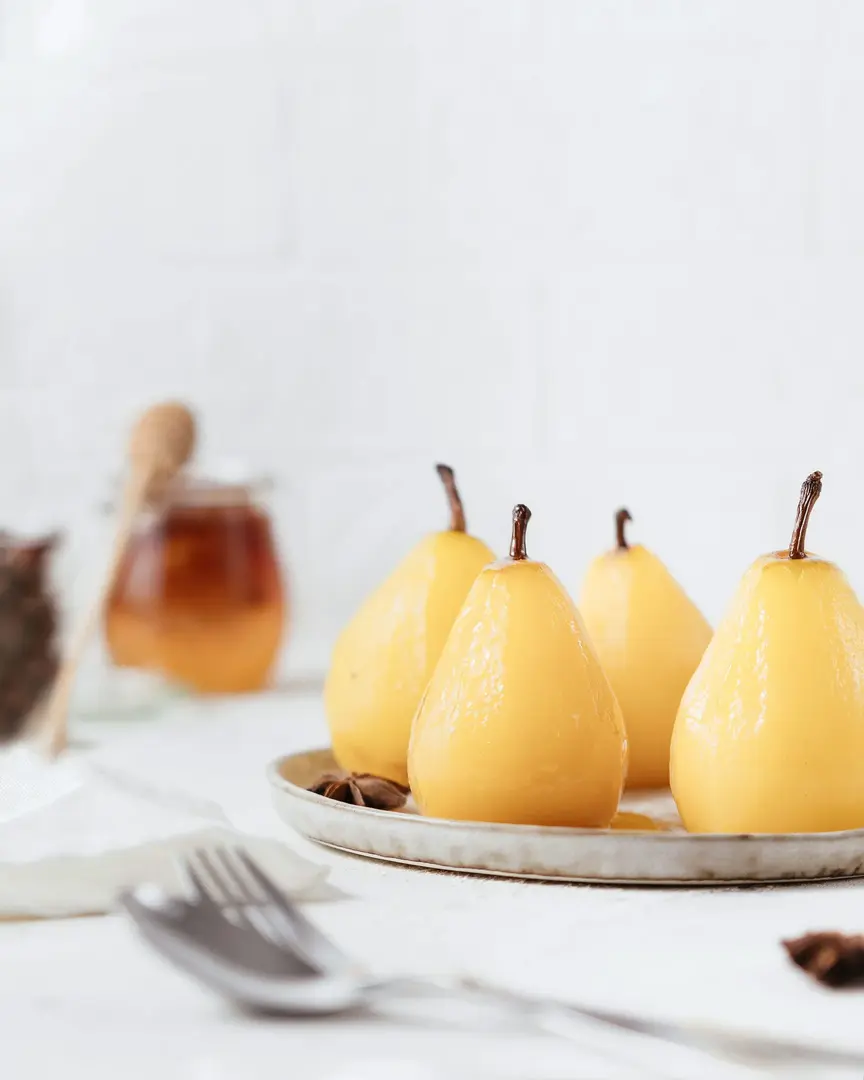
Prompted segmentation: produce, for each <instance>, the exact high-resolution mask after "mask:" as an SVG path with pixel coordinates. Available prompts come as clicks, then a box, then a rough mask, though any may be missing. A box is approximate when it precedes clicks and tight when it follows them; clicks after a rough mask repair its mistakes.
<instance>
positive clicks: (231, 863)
mask: <svg viewBox="0 0 864 1080" xmlns="http://www.w3.org/2000/svg"><path fill="white" fill-rule="evenodd" d="M214 855H215V857H216V858H217V859H218V860H219V862H220V863H221V864H222V869H223V871H224V873H225V875H226V876H227V879H228V880H229V881H230V882H231V884H232V885H233V886H234V889H235V891H236V892H237V893H239V895H240V897H241V899H242V901H243V903H245V904H259V903H260V902H261V898H260V897H259V896H256V895H255V892H254V890H253V889H252V887H251V886H250V884H249V882H248V880H247V879H246V878H245V877H244V875H243V874H242V873H241V872H240V870H239V869H238V867H237V862H236V861H235V859H234V857H233V852H232V851H231V850H230V848H227V847H217V848H216V849H215V850H214Z"/></svg>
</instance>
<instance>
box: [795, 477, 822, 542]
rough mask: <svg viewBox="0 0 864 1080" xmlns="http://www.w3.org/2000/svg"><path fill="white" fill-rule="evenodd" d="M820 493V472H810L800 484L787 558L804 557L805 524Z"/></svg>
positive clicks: (808, 521)
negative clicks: (796, 511)
mask: <svg viewBox="0 0 864 1080" xmlns="http://www.w3.org/2000/svg"><path fill="white" fill-rule="evenodd" d="M821 493H822V473H821V472H812V473H810V475H809V476H808V477H807V479H806V480H805V481H804V483H803V484H802V485H801V498H800V499H799V500H798V513H797V514H796V515H795V528H794V529H793V530H792V539H791V540H790V541H789V558H790V559H806V558H807V552H806V551H805V550H804V543H805V541H806V539H807V526H808V524H809V523H810V515H811V513H812V512H813V507H814V506H815V505H816V500H817V499H818V498H819V496H820V494H821Z"/></svg>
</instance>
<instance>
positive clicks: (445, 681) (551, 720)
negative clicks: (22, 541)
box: [409, 504, 627, 828]
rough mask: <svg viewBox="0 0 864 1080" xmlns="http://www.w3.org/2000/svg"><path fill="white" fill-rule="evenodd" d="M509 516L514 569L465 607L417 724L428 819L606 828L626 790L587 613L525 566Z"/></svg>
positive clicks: (617, 729) (520, 520) (521, 515)
mask: <svg viewBox="0 0 864 1080" xmlns="http://www.w3.org/2000/svg"><path fill="white" fill-rule="evenodd" d="M530 517H531V512H530V510H529V509H528V507H527V506H524V505H522V504H519V505H518V506H516V507H515V509H514V511H513V532H512V538H511V545H510V558H509V559H504V560H502V561H501V562H498V563H495V564H493V565H491V566H487V567H486V568H485V569H484V570H483V571H481V573H480V574H479V576H478V577H477V579H476V581H475V582H474V585H473V586H472V588H471V591H470V592H469V594H468V596H467V597H466V599H465V603H464V604H463V606H462V610H461V611H460V613H459V615H458V617H457V619H456V621H455V622H454V624H453V629H452V630H451V632H450V636H449V637H448V639H447V643H446V645H445V646H444V649H443V651H442V653H441V657H440V659H439V661H438V664H437V666H436V668H435V672H434V674H433V675H432V678H431V680H430V682H429V686H428V688H427V691H426V693H425V695H424V696H423V700H422V702H421V704H420V708H419V709H418V712H417V716H416V717H415V719H414V725H413V728H412V733H411V745H410V749H409V775H410V783H411V790H412V791H413V793H414V798H415V801H416V802H417V805H418V807H419V808H420V810H421V812H422V813H424V814H427V815H431V816H434V817H445V818H453V819H458V820H468V821H493V822H494V821H498V822H507V823H511V824H526V825H570V826H584V827H592V828H605V827H606V826H608V825H609V822H610V821H611V819H612V816H613V815H614V813H615V811H616V809H617V807H618V800H619V798H620V795H621V788H622V786H623V782H624V775H625V770H626V760H627V740H626V736H625V734H624V724H623V721H622V719H621V710H620V709H619V707H618V702H617V701H616V700H615V695H614V694H613V693H612V689H611V687H610V686H609V682H608V680H607V679H606V676H605V675H604V673H603V670H602V668H601V666H600V664H599V662H598V660H597V657H596V655H595V653H594V650H593V648H592V646H591V643H590V641H589V640H588V635H587V633H586V631H585V627H584V625H583V624H582V619H581V617H580V615H579V612H578V611H577V610H576V607H575V605H574V603H573V601H572V600H571V599H570V597H569V596H568V595H567V593H566V591H565V590H564V587H563V586H562V585H561V583H560V582H559V581H558V579H557V578H556V577H555V575H554V574H553V573H552V571H551V570H550V569H549V567H548V566H546V565H544V564H543V563H541V562H536V561H534V560H533V559H529V558H528V553H527V550H526V530H527V526H528V521H529V519H530Z"/></svg>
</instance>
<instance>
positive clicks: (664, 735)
mask: <svg viewBox="0 0 864 1080" xmlns="http://www.w3.org/2000/svg"><path fill="white" fill-rule="evenodd" d="M630 520H631V517H630V514H629V512H628V511H627V510H624V509H621V510H619V511H618V512H617V514H616V515H615V529H616V536H617V544H616V546H615V548H613V550H612V551H608V552H607V553H606V554H605V555H600V556H599V557H598V558H596V559H595V560H594V561H593V562H592V563H591V565H590V566H589V567H588V571H587V573H586V575H585V580H584V582H583V584H582V593H581V596H580V597H579V610H580V611H581V612H582V617H583V619H584V620H585V625H586V627H587V628H588V634H589V636H590V638H591V641H592V643H593V645H594V648H595V649H596V650H597V655H598V656H599V657H600V663H601V664H602V665H603V670H604V671H605V672H606V675H607V676H608V678H609V682H610V683H611V684H612V689H613V690H614V691H615V696H616V697H617V698H618V704H619V705H620V706H621V711H622V713H623V714H624V724H625V726H626V728H627V739H628V742H629V745H630V765H629V768H628V770H627V786H628V788H649V787H650V788H654V787H668V786H669V743H670V740H671V738H672V728H673V726H674V724H675V714H676V713H677V711H678V706H679V705H680V703H681V695H682V694H683V693H684V690H685V688H686V686H687V683H688V682H689V681H690V677H691V675H692V674H693V672H694V671H695V670H696V668H697V666H698V664H699V661H700V660H701V659H702V654H703V653H704V652H705V649H706V648H707V646H708V642H709V641H710V640H711V627H710V626H709V625H708V623H707V621H706V620H705V618H704V616H703V615H702V613H701V612H700V611H699V609H698V608H697V607H696V605H695V604H694V603H693V601H692V600H691V599H690V598H689V596H687V594H686V593H685V592H684V590H683V589H682V588H681V586H680V585H679V584H678V582H677V581H676V580H675V578H674V577H673V576H672V575H671V574H670V573H669V571H668V570H667V569H666V567H665V566H664V565H663V563H662V562H661V561H660V559H658V558H657V556H656V555H654V554H652V552H650V551H648V550H647V548H644V547H643V546H642V545H641V544H633V545H631V544H628V543H627V537H626V535H625V525H626V523H627V522H628V521H630Z"/></svg>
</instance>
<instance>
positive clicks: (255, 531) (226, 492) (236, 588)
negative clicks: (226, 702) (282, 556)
mask: <svg viewBox="0 0 864 1080" xmlns="http://www.w3.org/2000/svg"><path fill="white" fill-rule="evenodd" d="M262 491H263V485H261V484H255V483H223V482H218V481H214V480H209V479H205V478H199V477H188V476H186V477H182V478H180V479H178V480H177V481H175V482H174V483H173V484H172V485H171V486H170V487H169V488H168V489H167V490H166V492H165V493H164V495H163V496H162V497H161V498H160V501H159V504H158V505H157V506H154V507H151V508H149V509H148V510H147V511H145V512H144V513H142V515H141V517H140V519H139V521H138V523H137V526H136V529H135V532H134V535H133V537H132V539H131V541H130V543H129V546H128V548H127V551H126V554H125V557H124V559H123V561H122V563H121V566H120V569H119V571H118V574H117V578H116V581H115V584H114V588H113V590H112V592H111V595H110V597H109V600H108V603H107V605H106V609H105V617H104V637H105V645H106V648H107V652H108V656H109V659H110V660H111V662H112V663H113V664H114V665H115V666H116V667H119V668H131V669H138V670H143V671H147V672H152V673H158V674H159V675H161V676H162V677H163V678H164V679H166V680H167V681H168V682H170V683H173V684H175V685H178V686H180V687H183V688H186V689H188V690H191V691H193V692H196V693H200V694H232V693H234V694H242V693H251V692H253V691H256V690H262V689H264V688H265V687H266V686H267V685H268V684H269V681H270V678H271V673H272V672H273V669H274V667H275V664H276V660H277V658H278V655H279V651H280V647H281V645H282V643H283V640H284V636H285V631H286V615H287V602H286V596H285V586H284V583H283V578H282V571H281V568H280V563H279V558H278V555H277V552H276V545H275V541H274V539H273V532H272V528H271V522H270V517H269V515H268V513H267V511H266V510H265V508H264V507H263V505H262V501H261V496H262Z"/></svg>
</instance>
